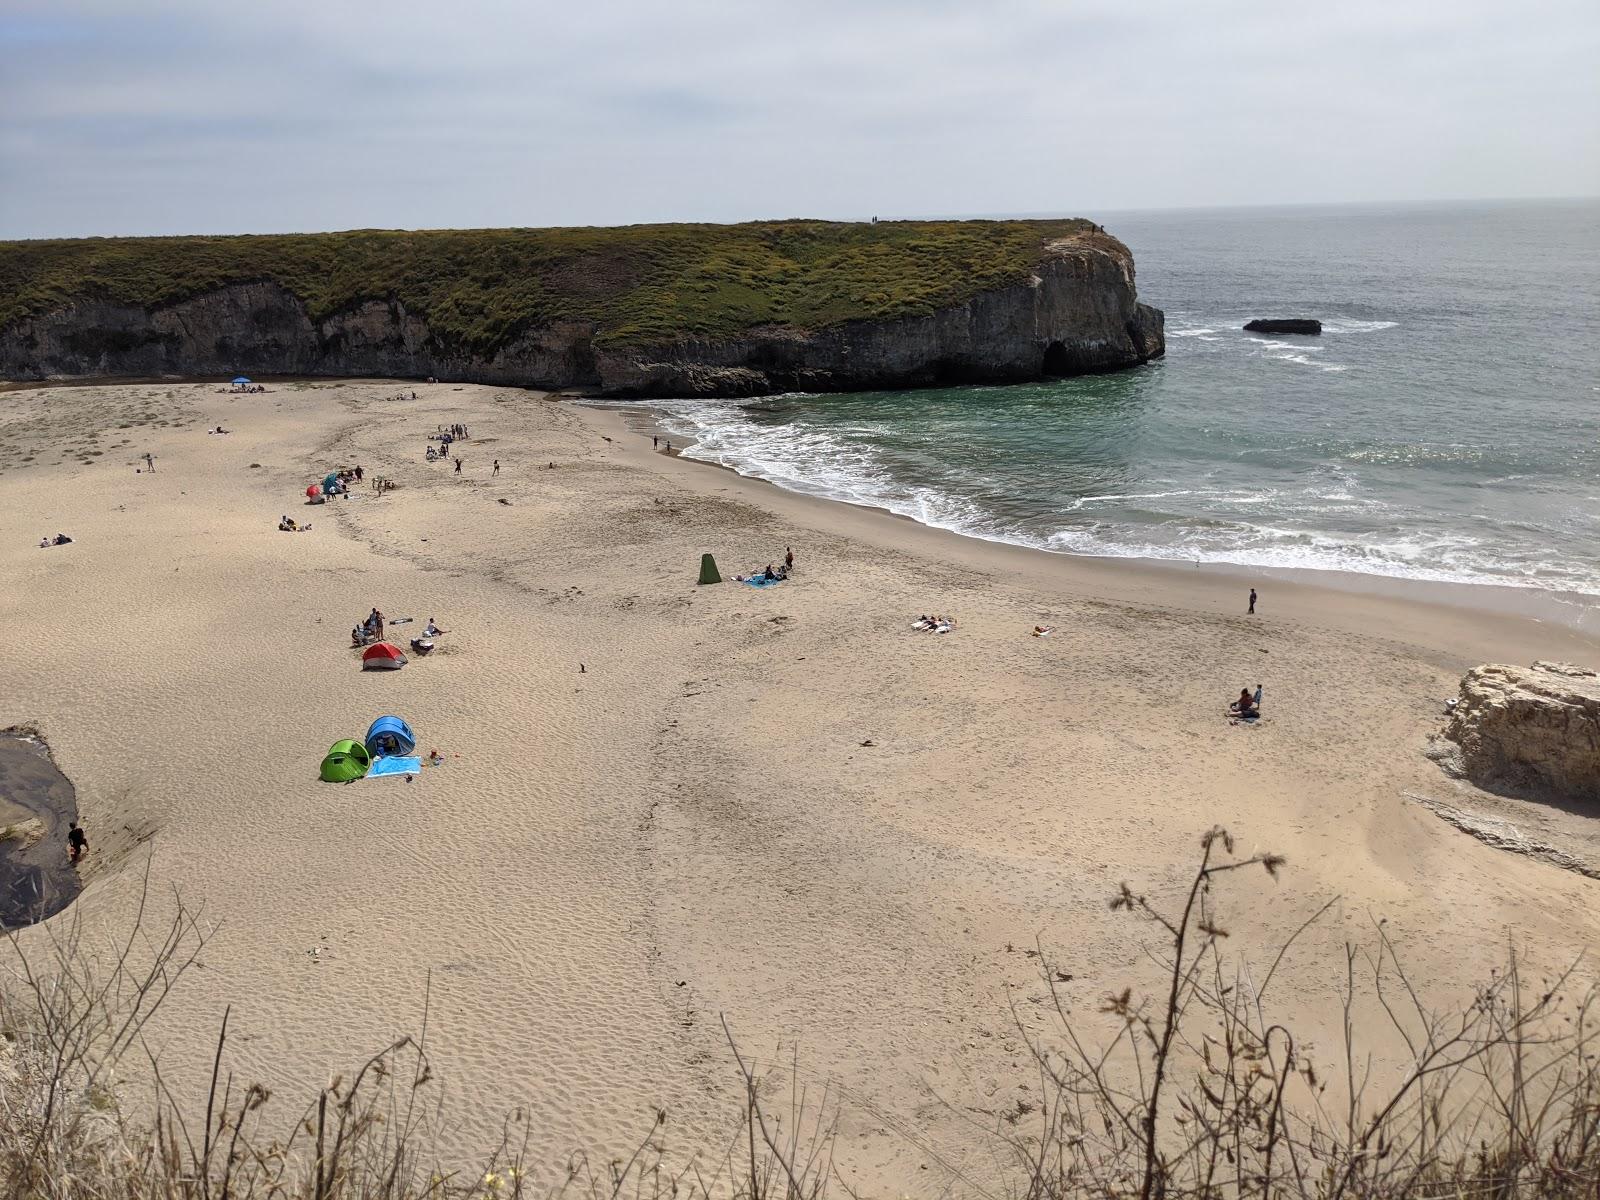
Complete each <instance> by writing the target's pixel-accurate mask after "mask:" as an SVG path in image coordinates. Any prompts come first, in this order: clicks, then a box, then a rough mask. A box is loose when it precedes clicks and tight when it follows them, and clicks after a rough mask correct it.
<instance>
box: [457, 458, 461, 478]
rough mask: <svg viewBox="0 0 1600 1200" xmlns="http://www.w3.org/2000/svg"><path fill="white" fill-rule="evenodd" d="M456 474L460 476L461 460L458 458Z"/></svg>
mask: <svg viewBox="0 0 1600 1200" xmlns="http://www.w3.org/2000/svg"><path fill="white" fill-rule="evenodd" d="M456 474H457V475H459V474H461V460H460V459H459V458H458V459H456Z"/></svg>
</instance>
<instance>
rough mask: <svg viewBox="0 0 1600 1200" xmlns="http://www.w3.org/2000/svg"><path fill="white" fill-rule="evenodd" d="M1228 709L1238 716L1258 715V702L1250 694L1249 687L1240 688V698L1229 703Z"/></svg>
mask: <svg viewBox="0 0 1600 1200" xmlns="http://www.w3.org/2000/svg"><path fill="white" fill-rule="evenodd" d="M1228 711H1229V712H1230V713H1232V714H1233V715H1234V716H1236V717H1253V716H1256V715H1257V714H1256V702H1255V700H1254V698H1253V697H1252V696H1251V695H1250V689H1249V688H1240V689H1239V698H1238V699H1237V700H1235V701H1234V702H1233V703H1232V704H1230V705H1228Z"/></svg>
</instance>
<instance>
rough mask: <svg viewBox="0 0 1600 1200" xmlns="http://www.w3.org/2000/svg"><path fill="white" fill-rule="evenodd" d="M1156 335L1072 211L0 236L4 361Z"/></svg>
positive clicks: (656, 381) (1000, 347)
mask: <svg viewBox="0 0 1600 1200" xmlns="http://www.w3.org/2000/svg"><path fill="white" fill-rule="evenodd" d="M1164 349H1165V345H1164V341H1163V331H1162V314H1161V312H1160V311H1159V310H1157V309H1154V308H1151V307H1149V306H1148V305H1145V304H1141V303H1139V301H1138V298H1137V295H1136V291H1135V287H1134V267H1133V257H1132V255H1131V254H1130V253H1129V251H1128V249H1127V247H1126V246H1124V245H1123V244H1122V243H1121V242H1119V241H1117V240H1116V239H1115V238H1113V237H1110V236H1109V235H1107V234H1106V233H1104V232H1103V231H1102V230H1100V229H1098V228H1097V227H1095V226H1093V225H1090V224H1089V223H1088V222H1085V221H1038V222H1031V221H1007V222H977V221H973V222H883V223H877V224H872V225H859V224H856V225H841V224H828V223H822V222H776V223H756V224H751V225H738V226H639V227H631V228H626V229H611V230H486V231H469V232H465V233H459V232H452V231H444V232H440V233H421V234H396V233H383V232H378V233H353V234H323V235H307V236H304V237H239V238H151V239H121V240H101V239H82V240H75V241H66V242H12V243H3V244H0V377H4V378H9V379H34V380H39V379H51V378H63V377H90V376H98V377H103V376H159V375H179V376H208V375H209V376H231V375H234V374H238V373H244V374H249V375H256V376H264V375H300V376H385V377H421V376H434V377H437V378H440V379H448V380H459V381H464V382H474V383H489V384H503V385H505V384H509V385H523V386H531V387H542V388H575V389H582V390H585V391H589V392H593V393H597V394H600V395H607V396H637V397H648V396H669V395H671V396H684V395H702V396H713V395H714V396H743V395H758V394H762V393H766V392H774V391H790V390H806V391H845V390H857V389H864V388H893V387H916V386H927V385H936V384H943V383H968V382H1009V381H1025V380H1033V379H1040V378H1044V377H1048V376H1064V375H1078V374H1085V373H1090V372H1099V371H1111V370H1117V369H1120V368H1124V367H1131V366H1135V365H1137V364H1139V363H1143V362H1146V361H1148V360H1149V359H1151V358H1154V357H1157V356H1159V355H1160V354H1161V353H1163V351H1164Z"/></svg>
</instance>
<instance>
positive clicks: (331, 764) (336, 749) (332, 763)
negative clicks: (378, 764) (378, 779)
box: [322, 738, 372, 783]
mask: <svg viewBox="0 0 1600 1200" xmlns="http://www.w3.org/2000/svg"><path fill="white" fill-rule="evenodd" d="M371 766H372V756H371V755H370V754H368V753H367V748H366V747H365V746H363V745H362V744H361V743H360V742H353V741H351V740H350V739H349V738H345V739H344V741H342V742H335V743H334V744H333V745H332V746H331V747H329V749H328V755H327V757H326V758H324V759H323V760H322V778H323V780H324V781H326V782H328V783H349V782H350V781H351V780H352V779H360V778H361V777H362V776H363V775H365V774H366V773H367V769H368V768H369V767H371Z"/></svg>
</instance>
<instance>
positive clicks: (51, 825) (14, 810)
mask: <svg viewBox="0 0 1600 1200" xmlns="http://www.w3.org/2000/svg"><path fill="white" fill-rule="evenodd" d="M77 819H78V804H77V796H76V793H75V792H74V791H73V788H72V781H71V780H69V779H68V778H67V777H66V776H65V775H63V774H62V773H61V771H60V769H59V768H57V766H56V764H55V760H54V759H52V758H51V756H50V748H49V746H47V745H46V744H45V743H44V742H43V741H42V740H41V739H40V738H39V737H38V736H37V735H36V734H35V733H33V732H32V731H31V730H26V729H3V730H0V828H5V827H11V828H16V829H18V830H19V832H18V833H17V834H16V835H14V836H13V837H10V838H7V839H6V840H4V841H0V929H20V928H23V927H24V926H27V925H34V924H37V923H38V922H40V921H45V920H48V919H49V918H51V917H53V916H55V915H56V914H57V913H59V912H61V911H63V910H64V909H65V908H66V907H67V906H68V905H69V904H71V903H72V902H73V901H74V900H76V899H77V898H78V893H79V891H80V890H81V883H80V881H79V879H78V872H77V871H76V869H74V868H73V866H72V864H71V863H70V862H68V860H67V850H66V846H67V830H68V828H69V827H70V826H71V823H72V822H73V821H76V820H77ZM35 823H37V824H35Z"/></svg>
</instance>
